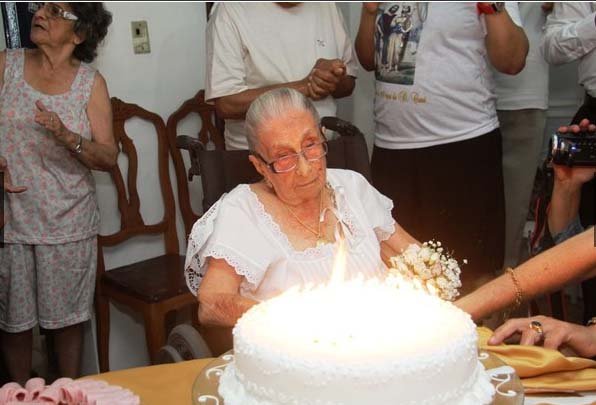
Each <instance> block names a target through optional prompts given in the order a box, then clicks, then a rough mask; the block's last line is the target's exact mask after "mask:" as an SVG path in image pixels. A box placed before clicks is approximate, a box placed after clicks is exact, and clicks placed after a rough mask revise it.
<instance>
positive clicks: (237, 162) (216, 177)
mask: <svg viewBox="0 0 596 405" xmlns="http://www.w3.org/2000/svg"><path fill="white" fill-rule="evenodd" d="M321 124H322V125H323V126H324V127H326V128H328V129H330V130H333V131H336V132H337V133H339V134H340V135H341V136H340V137H339V138H337V139H334V140H331V141H329V151H328V153H327V166H328V167H332V168H343V169H352V170H355V171H358V172H359V173H361V174H362V175H364V177H366V178H367V179H368V180H369V181H370V179H371V170H370V163H369V158H368V150H367V146H366V141H365V139H364V135H362V133H361V132H360V131H359V130H358V128H356V127H355V126H353V125H352V124H350V123H348V122H346V121H343V120H340V119H338V118H335V117H325V118H323V119H322V121H321ZM176 145H177V146H178V148H181V149H186V150H188V151H189V153H190V156H191V163H192V166H191V167H190V169H189V171H188V173H189V178H192V177H193V176H195V175H200V176H201V184H202V186H203V195H204V198H203V210H204V211H205V212H206V211H207V210H208V209H209V208H210V207H211V206H212V205H213V204H214V203H215V202H216V201H217V200H218V199H219V198H220V197H221V195H222V194H223V193H225V192H228V191H230V190H231V189H233V188H234V187H236V186H237V185H238V184H241V183H253V182H256V181H258V180H260V175H259V173H258V172H257V171H256V169H255V168H254V166H253V165H252V163H250V161H249V160H248V151H247V150H229V151H228V150H208V149H207V148H206V146H205V144H204V143H203V142H201V141H200V140H198V139H196V138H193V137H189V136H184V135H181V136H178V137H176ZM199 331H200V333H201V336H202V337H203V339H204V340H205V342H206V343H207V345H208V346H209V348H210V350H211V352H212V353H213V355H215V356H219V355H220V354H221V353H224V352H225V351H227V350H229V349H231V348H232V335H231V330H230V329H227V328H213V327H210V328H207V327H202V326H201V325H199Z"/></svg>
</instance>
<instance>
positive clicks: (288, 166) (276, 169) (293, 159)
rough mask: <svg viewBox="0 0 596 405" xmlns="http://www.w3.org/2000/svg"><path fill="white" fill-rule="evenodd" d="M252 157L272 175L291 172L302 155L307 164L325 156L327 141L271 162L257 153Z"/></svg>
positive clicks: (316, 143)
mask: <svg viewBox="0 0 596 405" xmlns="http://www.w3.org/2000/svg"><path fill="white" fill-rule="evenodd" d="M252 154H253V155H255V156H256V157H258V158H259V159H261V160H262V161H263V162H264V163H265V164H266V165H267V166H268V167H269V169H271V171H272V172H273V173H287V172H291V171H292V170H294V169H295V168H296V166H298V159H300V156H301V155H302V156H303V157H304V159H306V160H307V161H308V162H316V161H317V160H319V159H321V158H322V157H323V156H325V155H326V154H327V140H325V139H324V140H322V141H319V142H315V143H313V144H310V145H308V146H306V147H305V148H303V149H302V150H301V151H300V152H298V153H292V154H291V155H286V156H282V157H280V158H278V159H275V160H274V161H272V162H267V161H266V160H265V159H264V158H263V157H262V156H261V155H260V154H258V153H257V152H252Z"/></svg>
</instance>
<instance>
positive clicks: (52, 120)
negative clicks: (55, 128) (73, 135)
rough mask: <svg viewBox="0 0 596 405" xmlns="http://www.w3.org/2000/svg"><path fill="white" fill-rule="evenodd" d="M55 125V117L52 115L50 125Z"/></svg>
mask: <svg viewBox="0 0 596 405" xmlns="http://www.w3.org/2000/svg"><path fill="white" fill-rule="evenodd" d="M53 123H54V116H53V115H50V124H53Z"/></svg>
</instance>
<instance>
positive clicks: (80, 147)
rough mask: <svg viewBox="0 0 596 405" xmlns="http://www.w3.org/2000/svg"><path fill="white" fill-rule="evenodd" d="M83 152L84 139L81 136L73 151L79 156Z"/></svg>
mask: <svg viewBox="0 0 596 405" xmlns="http://www.w3.org/2000/svg"><path fill="white" fill-rule="evenodd" d="M82 151H83V137H82V136H81V135H80V134H79V141H78V142H77V144H76V145H75V147H74V149H73V153H76V154H77V155H79V154H80V153H81V152H82Z"/></svg>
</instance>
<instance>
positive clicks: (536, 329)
mask: <svg viewBox="0 0 596 405" xmlns="http://www.w3.org/2000/svg"><path fill="white" fill-rule="evenodd" d="M530 329H532V330H533V331H534V332H536V333H538V335H540V338H541V339H542V337H543V336H544V330H543V329H542V324H541V323H540V322H538V321H532V322H530Z"/></svg>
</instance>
